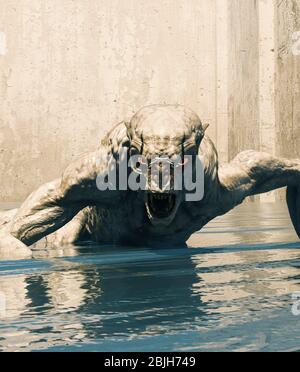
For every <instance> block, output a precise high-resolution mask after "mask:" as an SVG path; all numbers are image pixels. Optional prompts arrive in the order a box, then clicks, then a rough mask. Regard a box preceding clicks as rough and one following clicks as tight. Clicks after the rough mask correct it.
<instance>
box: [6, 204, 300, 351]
mask: <svg viewBox="0 0 300 372" xmlns="http://www.w3.org/2000/svg"><path fill="white" fill-rule="evenodd" d="M34 255H35V258H36V259H35V260H19V261H7V260H6V261H2V262H0V306H1V296H2V299H3V298H5V302H6V310H5V311H4V310H3V309H2V311H1V310H0V350H2V351H31V350H42V351H295V350H299V349H300V335H299V329H300V316H295V315H293V313H292V306H293V302H294V300H293V299H292V295H293V294H294V293H297V292H300V260H299V258H300V242H299V241H298V238H297V237H296V235H295V233H294V231H293V229H292V226H291V224H290V221H289V218H288V215H287V211H286V208H285V207H284V205H269V204H265V205H256V204H255V205H252V204H251V205H245V206H243V207H241V208H238V209H237V210H235V211H234V212H233V213H230V214H229V215H227V216H225V217H223V218H220V219H217V220H215V221H214V222H213V223H211V224H210V225H209V226H207V228H206V229H205V230H203V231H202V232H201V233H199V234H195V235H194V236H193V237H192V239H191V240H190V242H189V248H178V249H174V248H172V247H169V248H168V247H166V248H164V249H160V250H157V249H156V250H152V249H149V248H141V249H136V248H134V249H133V248H130V247H128V248H114V247H109V246H105V247H93V246H84V247H80V248H75V247H68V248H65V249H63V248H62V249H57V250H50V251H45V250H42V249H38V248H37V249H36V250H35V253H34ZM1 293H2V295H1ZM0 309H1V307H0Z"/></svg>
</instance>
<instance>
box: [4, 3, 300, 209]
mask: <svg viewBox="0 0 300 372" xmlns="http://www.w3.org/2000/svg"><path fill="white" fill-rule="evenodd" d="M299 9H300V0H188V1H187V0H151V1H149V0H127V1H123V0H76V1H73V0H31V1H28V0H0V181H1V187H0V202H3V201H6V202H7V201H16V200H21V199H23V198H24V197H26V195H28V193H29V192H30V191H31V190H33V189H34V188H36V187H37V186H38V185H40V184H42V183H43V182H45V181H48V180H50V179H53V178H56V177H58V176H59V175H60V173H61V171H62V170H63V168H64V167H65V166H66V165H67V164H68V163H69V162H70V161H72V160H73V159H75V158H76V157H78V155H79V154H81V153H83V152H87V151H91V150H92V149H94V148H95V147H96V146H97V145H98V143H99V139H100V138H101V136H102V134H103V133H104V132H105V130H106V129H107V128H109V127H111V126H112V125H114V124H115V123H117V122H119V121H121V120H123V119H128V118H129V117H130V116H131V115H132V114H133V113H134V112H135V111H136V110H137V109H139V108H140V107H142V106H144V105H147V104H153V103H180V104H185V105H188V106H190V107H191V108H193V109H194V110H196V111H197V112H198V113H199V114H200V116H201V117H202V119H203V121H204V122H209V123H210V124H211V126H210V129H209V134H210V135H211V137H212V138H213V140H214V141H215V143H216V145H217V148H218V150H219V153H220V157H221V159H222V160H227V159H231V158H233V157H234V156H235V155H236V154H237V153H238V152H240V151H243V150H246V149H249V148H251V149H257V150H262V151H268V152H270V153H274V154H275V153H277V154H278V155H284V156H287V157H295V156H297V157H300V155H299V151H298V149H299V145H300V143H299V142H300V136H299V134H300V133H299V131H300V125H299V124H298V123H299V120H298V119H299V116H300V107H299V106H300V105H299V102H300V101H299V99H300V97H299V95H300V85H299V83H300V81H299V79H300V43H299V54H297V55H295V53H293V50H294V52H295V48H293V47H294V46H295V44H297V41H293V39H292V38H293V35H294V33H295V31H300V11H299ZM299 40H300V34H299ZM296 52H297V51H296ZM264 198H265V197H264ZM264 198H262V199H263V200H264ZM265 200H268V201H270V200H271V201H274V200H275V197H274V194H271V195H268V196H267V197H266V199H265Z"/></svg>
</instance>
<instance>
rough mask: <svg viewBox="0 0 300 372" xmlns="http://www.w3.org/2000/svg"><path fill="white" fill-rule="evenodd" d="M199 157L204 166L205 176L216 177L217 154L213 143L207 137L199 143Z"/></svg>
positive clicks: (217, 166)
mask: <svg viewBox="0 0 300 372" xmlns="http://www.w3.org/2000/svg"><path fill="white" fill-rule="evenodd" d="M199 156H200V158H201V160H202V162H203V164H204V167H205V173H206V175H207V176H208V177H213V176H217V173H218V168H219V160H218V152H217V149H216V147H215V145H214V143H213V141H212V140H211V139H210V138H209V137H208V136H207V135H205V136H204V138H203V140H202V142H201V145H200V148H199Z"/></svg>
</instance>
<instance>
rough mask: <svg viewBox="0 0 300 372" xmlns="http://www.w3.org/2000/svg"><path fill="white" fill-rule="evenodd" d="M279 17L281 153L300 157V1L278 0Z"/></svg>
mask: <svg viewBox="0 0 300 372" xmlns="http://www.w3.org/2000/svg"><path fill="white" fill-rule="evenodd" d="M276 17H277V19H276V28H275V35H276V50H277V59H276V76H277V79H276V134H277V152H278V153H279V154H281V155H283V156H286V157H290V158H293V157H296V158H300V0H281V1H279V0H277V1H276ZM293 37H294V39H293Z"/></svg>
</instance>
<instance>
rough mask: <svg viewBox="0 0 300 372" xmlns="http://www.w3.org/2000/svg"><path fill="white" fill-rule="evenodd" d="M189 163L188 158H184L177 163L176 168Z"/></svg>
mask: <svg viewBox="0 0 300 372" xmlns="http://www.w3.org/2000/svg"><path fill="white" fill-rule="evenodd" d="M188 162H189V158H187V157H185V158H184V159H182V160H181V161H180V162H179V163H177V165H176V167H178V168H179V167H184V166H185V165H187V164H188Z"/></svg>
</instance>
